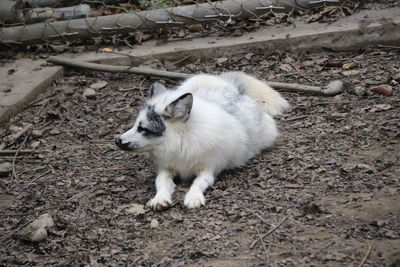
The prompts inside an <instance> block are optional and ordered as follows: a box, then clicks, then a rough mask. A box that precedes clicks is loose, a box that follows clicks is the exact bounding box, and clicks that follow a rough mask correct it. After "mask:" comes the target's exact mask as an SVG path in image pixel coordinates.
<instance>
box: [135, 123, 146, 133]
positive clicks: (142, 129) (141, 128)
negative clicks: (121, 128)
mask: <svg viewBox="0 0 400 267" xmlns="http://www.w3.org/2000/svg"><path fill="white" fill-rule="evenodd" d="M137 130H138V132H139V133H143V132H146V131H147V129H146V128H143V127H142V126H141V125H140V124H139V126H138V128H137Z"/></svg>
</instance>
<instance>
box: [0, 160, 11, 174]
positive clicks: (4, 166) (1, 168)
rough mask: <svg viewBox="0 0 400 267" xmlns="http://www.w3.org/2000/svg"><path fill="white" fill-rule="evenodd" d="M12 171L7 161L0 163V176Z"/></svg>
mask: <svg viewBox="0 0 400 267" xmlns="http://www.w3.org/2000/svg"><path fill="white" fill-rule="evenodd" d="M11 171H12V165H11V163H9V162H3V163H0V177H5V176H7V175H8V174H9V173H10V172H11Z"/></svg>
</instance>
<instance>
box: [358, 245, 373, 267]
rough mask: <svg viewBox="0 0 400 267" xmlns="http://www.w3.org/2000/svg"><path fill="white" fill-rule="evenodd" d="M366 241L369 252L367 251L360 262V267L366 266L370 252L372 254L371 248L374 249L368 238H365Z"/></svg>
mask: <svg viewBox="0 0 400 267" xmlns="http://www.w3.org/2000/svg"><path fill="white" fill-rule="evenodd" d="M364 241H365V242H366V243H367V244H368V250H367V252H366V253H365V256H364V258H363V259H362V260H361V262H360V264H359V265H358V267H363V266H364V264H365V262H366V261H367V259H368V256H369V254H371V250H372V246H371V243H370V242H369V241H368V240H366V239H364Z"/></svg>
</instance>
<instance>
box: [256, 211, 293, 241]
mask: <svg viewBox="0 0 400 267" xmlns="http://www.w3.org/2000/svg"><path fill="white" fill-rule="evenodd" d="M291 214H292V213H291V212H289V213H288V215H286V216H285V218H283V220H282V221H281V222H280V223H278V225H277V226H275V227H274V228H272V229H271V230H269V231H268V232H267V233H265V234H263V235H262V236H261V238H265V237H267V236H269V235H270V234H272V233H273V232H275V230H276V229H278V228H279V226H281V225H282V224H283V223H284V222H285V221H286V220H287V219H288V218H289V216H290V215H291ZM257 243H258V239H257V240H256V241H254V242H253V244H251V245H250V248H253V247H254V246H255V245H256V244H257Z"/></svg>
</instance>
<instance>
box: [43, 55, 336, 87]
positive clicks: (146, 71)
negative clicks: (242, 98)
mask: <svg viewBox="0 0 400 267" xmlns="http://www.w3.org/2000/svg"><path fill="white" fill-rule="evenodd" d="M47 61H48V62H51V63H53V64H59V65H63V66H68V67H73V68H80V69H88V70H96V71H105V72H125V73H133V74H139V75H144V76H153V77H161V78H168V79H175V80H182V79H187V78H190V77H192V76H193V74H189V73H178V72H171V71H165V70H156V69H151V68H138V67H129V66H126V67H125V66H112V65H106V64H97V63H89V62H81V61H78V60H72V59H65V58H60V57H50V58H49V59H48V60H47ZM265 82H266V83H267V84H268V85H269V86H271V87H273V88H274V89H281V90H283V91H289V92H302V93H312V94H323V95H335V94H338V93H340V92H342V90H343V83H342V82H341V81H333V82H331V83H329V84H328V86H327V87H326V88H322V87H319V86H310V85H302V84H296V83H282V82H271V81H265Z"/></svg>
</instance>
